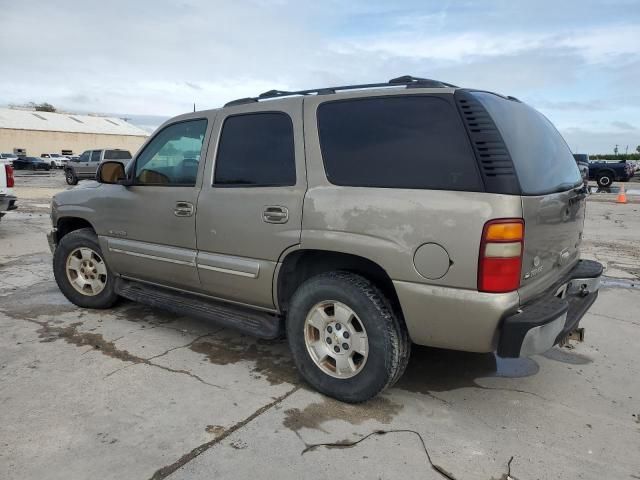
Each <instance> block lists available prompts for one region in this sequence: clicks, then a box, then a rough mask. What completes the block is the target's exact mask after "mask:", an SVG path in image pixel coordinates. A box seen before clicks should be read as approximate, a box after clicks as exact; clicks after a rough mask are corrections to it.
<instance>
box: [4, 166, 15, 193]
mask: <svg viewBox="0 0 640 480" xmlns="http://www.w3.org/2000/svg"><path fill="white" fill-rule="evenodd" d="M4 171H5V173H6V174H7V188H12V187H13V185H14V184H15V180H14V178H13V167H12V166H11V165H5V166H4Z"/></svg>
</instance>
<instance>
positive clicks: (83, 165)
mask: <svg viewBox="0 0 640 480" xmlns="http://www.w3.org/2000/svg"><path fill="white" fill-rule="evenodd" d="M89 160H91V150H87V151H86V152H82V155H80V158H79V159H78V161H77V162H73V164H72V166H73V171H74V173H75V174H76V177H83V176H85V174H86V173H85V172H86V171H87V170H88V169H89Z"/></svg>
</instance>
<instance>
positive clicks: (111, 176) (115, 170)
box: [96, 162, 126, 184]
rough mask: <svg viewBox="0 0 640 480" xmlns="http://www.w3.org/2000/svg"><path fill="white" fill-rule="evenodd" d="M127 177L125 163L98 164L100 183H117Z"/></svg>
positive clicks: (97, 177) (97, 174) (97, 178)
mask: <svg viewBox="0 0 640 480" xmlns="http://www.w3.org/2000/svg"><path fill="white" fill-rule="evenodd" d="M124 179H126V174H125V173H124V165H122V163H120V162H102V163H101V164H100V165H99V166H98V171H97V173H96V180H97V181H98V182H100V183H107V184H116V183H120V180H124Z"/></svg>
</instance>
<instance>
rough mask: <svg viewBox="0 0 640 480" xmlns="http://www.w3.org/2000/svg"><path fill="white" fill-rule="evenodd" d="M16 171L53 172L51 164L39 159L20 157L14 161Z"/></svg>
mask: <svg viewBox="0 0 640 480" xmlns="http://www.w3.org/2000/svg"><path fill="white" fill-rule="evenodd" d="M13 168H15V169H16V170H46V171H49V170H51V164H50V163H49V162H45V161H44V160H43V159H41V158H37V157H18V158H16V159H15V160H14V161H13Z"/></svg>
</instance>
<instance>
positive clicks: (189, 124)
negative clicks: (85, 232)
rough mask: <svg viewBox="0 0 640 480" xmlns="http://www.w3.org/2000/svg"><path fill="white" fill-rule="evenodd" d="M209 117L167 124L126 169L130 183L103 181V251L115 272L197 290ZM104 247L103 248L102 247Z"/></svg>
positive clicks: (161, 283)
mask: <svg viewBox="0 0 640 480" xmlns="http://www.w3.org/2000/svg"><path fill="white" fill-rule="evenodd" d="M212 123H213V118H211V119H208V118H207V117H206V116H201V117H197V118H188V117H187V118H186V119H184V120H181V121H177V122H174V123H171V124H169V125H166V126H165V127H163V128H162V129H161V130H159V131H158V133H156V135H155V136H154V137H153V138H152V139H151V140H150V141H149V142H148V143H147V144H146V145H145V146H144V147H143V149H142V150H141V151H140V153H139V154H138V155H137V157H136V159H135V160H134V162H135V163H134V164H133V165H132V168H130V169H129V171H128V177H129V181H130V182H131V183H133V185H129V186H123V185H104V187H108V188H112V189H114V191H113V192H105V195H104V197H105V202H104V205H102V206H101V212H102V213H103V226H104V229H105V230H106V236H105V237H104V239H102V241H103V242H104V244H105V245H102V248H103V251H107V252H108V262H109V264H110V265H112V268H113V270H115V271H116V272H118V273H119V274H121V275H123V276H125V277H129V278H134V279H138V280H142V281H149V282H153V283H156V284H160V285H165V286H169V287H177V288H185V289H196V290H197V289H198V288H199V286H200V282H199V280H198V272H197V270H196V263H195V258H196V235H195V205H196V201H197V198H198V192H199V188H200V184H201V182H202V170H203V168H204V165H203V164H204V162H201V161H200V159H201V158H203V159H204V157H205V154H206V149H207V142H206V141H205V139H208V132H209V130H208V129H207V126H208V125H211V124H212ZM105 247H106V248H105Z"/></svg>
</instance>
